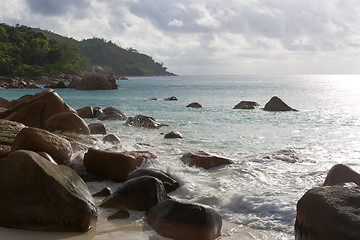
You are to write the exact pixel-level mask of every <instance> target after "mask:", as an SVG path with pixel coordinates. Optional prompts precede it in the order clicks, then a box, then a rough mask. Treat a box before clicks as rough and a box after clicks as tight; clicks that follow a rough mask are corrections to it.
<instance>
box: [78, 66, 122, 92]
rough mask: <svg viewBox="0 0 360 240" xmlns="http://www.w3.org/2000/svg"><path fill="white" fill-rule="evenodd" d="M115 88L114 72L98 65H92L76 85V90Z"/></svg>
mask: <svg viewBox="0 0 360 240" xmlns="http://www.w3.org/2000/svg"><path fill="white" fill-rule="evenodd" d="M117 88H118V86H117V85H116V79H115V75H114V73H113V72H112V71H109V70H107V69H106V68H103V67H100V66H94V67H92V68H91V70H90V71H88V72H86V73H85V75H84V76H83V77H82V78H81V80H80V82H79V83H78V84H77V86H76V89H78V90H110V89H117Z"/></svg>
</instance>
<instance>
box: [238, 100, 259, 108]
mask: <svg viewBox="0 0 360 240" xmlns="http://www.w3.org/2000/svg"><path fill="white" fill-rule="evenodd" d="M259 106H260V104H258V103H257V102H252V101H241V102H240V103H238V104H237V105H236V106H235V107H234V109H256V108H258V107H259Z"/></svg>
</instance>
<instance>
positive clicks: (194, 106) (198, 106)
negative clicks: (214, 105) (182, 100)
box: [186, 102, 203, 108]
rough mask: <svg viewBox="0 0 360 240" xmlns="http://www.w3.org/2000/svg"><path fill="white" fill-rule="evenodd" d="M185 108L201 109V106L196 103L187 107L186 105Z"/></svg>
mask: <svg viewBox="0 0 360 240" xmlns="http://www.w3.org/2000/svg"><path fill="white" fill-rule="evenodd" d="M186 107H187V108H202V107H203V106H202V105H201V104H200V103H198V102H193V103H190V104H189V105H187V106H186Z"/></svg>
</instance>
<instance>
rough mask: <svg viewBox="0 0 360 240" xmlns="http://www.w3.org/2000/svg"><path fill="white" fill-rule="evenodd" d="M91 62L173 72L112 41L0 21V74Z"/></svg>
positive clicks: (129, 70)
mask: <svg viewBox="0 0 360 240" xmlns="http://www.w3.org/2000/svg"><path fill="white" fill-rule="evenodd" d="M93 65H101V66H108V67H110V68H112V70H113V71H114V72H115V74H117V75H123V76H156V75H160V76H161V75H173V74H172V73H169V72H167V71H166V67H164V66H163V64H162V63H157V62H155V61H154V60H153V59H152V58H151V57H149V56H147V55H145V54H141V53H139V52H138V51H137V50H136V49H134V48H128V49H124V48H121V47H119V46H117V45H116V44H114V43H112V42H111V41H106V40H104V39H99V38H92V39H87V40H82V41H77V40H75V39H73V38H68V37H64V36H61V35H58V34H55V33H52V32H50V31H45V30H40V29H34V28H30V27H27V26H20V25H18V24H17V25H16V26H15V27H12V26H9V25H6V24H4V23H1V24H0V75H8V76H11V75H23V76H37V75H50V74H61V73H66V74H74V73H81V72H82V71H84V70H85V69H86V68H89V67H90V66H93Z"/></svg>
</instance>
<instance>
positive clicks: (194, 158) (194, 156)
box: [180, 151, 233, 169]
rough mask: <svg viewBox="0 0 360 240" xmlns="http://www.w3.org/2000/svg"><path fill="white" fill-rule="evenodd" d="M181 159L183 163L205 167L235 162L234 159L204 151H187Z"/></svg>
mask: <svg viewBox="0 0 360 240" xmlns="http://www.w3.org/2000/svg"><path fill="white" fill-rule="evenodd" d="M180 159H181V161H182V162H183V163H185V164H186V165H189V166H190V167H202V168H204V169H210V168H213V167H218V166H221V165H227V164H232V163H233V161H232V160H230V159H227V158H223V157H218V156H214V155H210V154H208V153H206V152H203V151H199V152H196V153H186V154H184V155H183V156H182V157H181V158H180Z"/></svg>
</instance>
